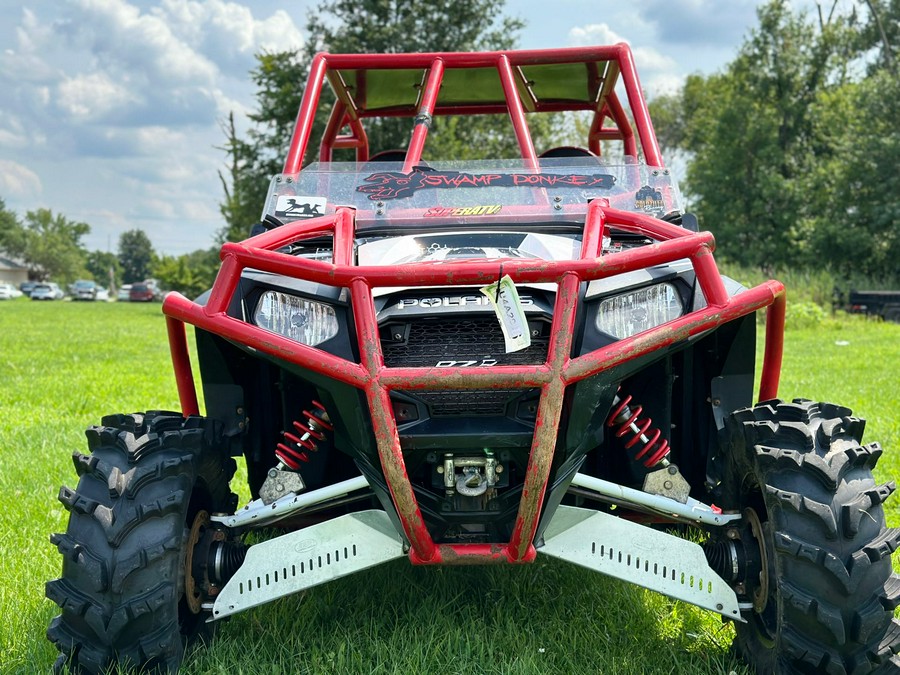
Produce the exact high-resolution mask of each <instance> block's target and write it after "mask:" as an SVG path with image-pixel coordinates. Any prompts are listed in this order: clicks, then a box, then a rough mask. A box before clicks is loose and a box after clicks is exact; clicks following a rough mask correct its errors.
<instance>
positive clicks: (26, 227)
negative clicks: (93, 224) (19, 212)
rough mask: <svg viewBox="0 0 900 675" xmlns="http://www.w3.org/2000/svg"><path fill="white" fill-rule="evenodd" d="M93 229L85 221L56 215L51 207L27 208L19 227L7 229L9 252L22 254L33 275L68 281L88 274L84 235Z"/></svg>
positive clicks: (36, 277) (40, 278)
mask: <svg viewBox="0 0 900 675" xmlns="http://www.w3.org/2000/svg"><path fill="white" fill-rule="evenodd" d="M90 231H91V228H90V226H89V225H87V224H86V223H80V222H76V221H73V220H69V219H67V218H65V217H64V216H62V215H59V214H57V215H55V216H54V215H53V212H52V211H50V210H49V209H38V210H37V211H28V212H27V213H26V214H25V220H24V222H23V223H22V224H21V225H20V227H19V228H18V229H15V228H14V229H13V230H11V231H10V233H8V234H9V235H10V236H8V237H7V241H8V242H11V246H10V248H11V250H9V252H10V253H12V254H13V255H17V256H19V257H20V258H22V260H23V261H24V262H25V264H26V265H27V266H28V275H29V277H30V278H32V279H38V280H42V281H43V280H47V279H53V280H54V281H57V282H59V283H60V284H67V283H69V282H71V281H74V280H75V279H77V278H78V277H80V276H84V275H85V269H84V263H85V255H86V253H85V250H84V247H83V246H82V244H81V238H82V237H84V236H85V235H86V234H88V233H89V232H90Z"/></svg>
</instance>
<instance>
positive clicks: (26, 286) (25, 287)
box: [19, 281, 37, 298]
mask: <svg viewBox="0 0 900 675" xmlns="http://www.w3.org/2000/svg"><path fill="white" fill-rule="evenodd" d="M35 286H37V282H36V281H23V282H22V283H21V284H19V290H20V291H22V294H23V295H26V296H28V297H29V298H30V297H31V291H33V290H34V287H35Z"/></svg>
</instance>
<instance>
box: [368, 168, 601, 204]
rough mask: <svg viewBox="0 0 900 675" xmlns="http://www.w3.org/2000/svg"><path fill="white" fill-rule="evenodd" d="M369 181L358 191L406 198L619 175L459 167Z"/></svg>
mask: <svg viewBox="0 0 900 675" xmlns="http://www.w3.org/2000/svg"><path fill="white" fill-rule="evenodd" d="M365 182H366V185H360V186H359V187H357V188H356V190H357V192H363V193H365V194H368V195H369V199H371V200H373V201H376V200H385V199H402V198H405V197H411V196H412V195H413V194H414V193H415V192H416V191H418V190H425V189H445V190H447V189H457V188H491V187H537V188H601V189H605V190H609V189H612V187H613V186H614V185H615V182H616V177H615V176H612V175H610V174H605V173H595V174H556V173H460V172H458V171H420V170H418V169H416V170H414V171H412V172H411V173H408V174H406V173H400V172H399V171H380V172H378V173H373V174H372V175H371V176H368V177H367V178H366V179H365Z"/></svg>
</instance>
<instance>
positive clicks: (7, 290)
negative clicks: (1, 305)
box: [0, 281, 22, 300]
mask: <svg viewBox="0 0 900 675" xmlns="http://www.w3.org/2000/svg"><path fill="white" fill-rule="evenodd" d="M21 297H22V291H20V290H19V289H18V288H16V287H15V286H13V285H12V284H8V283H6V282H5V281H4V282H0V300H12V299H13V298H21Z"/></svg>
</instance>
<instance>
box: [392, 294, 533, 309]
mask: <svg viewBox="0 0 900 675" xmlns="http://www.w3.org/2000/svg"><path fill="white" fill-rule="evenodd" d="M519 301H520V302H521V303H522V304H523V305H534V300H532V299H531V297H530V296H528V295H520V296H519ZM490 304H491V301H490V300H488V299H487V297H485V296H483V295H457V296H453V297H451V296H444V297H442V298H403V299H402V300H400V301H399V302H398V303H397V309H406V308H407V307H425V308H429V307H476V306H478V307H487V306H490Z"/></svg>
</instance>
